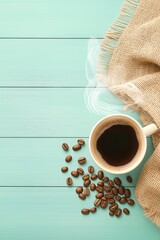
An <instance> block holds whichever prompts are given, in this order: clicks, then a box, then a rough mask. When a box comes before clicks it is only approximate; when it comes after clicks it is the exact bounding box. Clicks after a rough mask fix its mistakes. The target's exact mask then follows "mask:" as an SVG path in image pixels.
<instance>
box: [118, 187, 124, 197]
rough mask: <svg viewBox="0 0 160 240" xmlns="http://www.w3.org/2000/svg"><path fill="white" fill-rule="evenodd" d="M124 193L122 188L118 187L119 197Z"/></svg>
mask: <svg viewBox="0 0 160 240" xmlns="http://www.w3.org/2000/svg"><path fill="white" fill-rule="evenodd" d="M124 191H125V189H124V187H123V186H120V187H119V188H118V192H119V194H120V195H122V194H124Z"/></svg>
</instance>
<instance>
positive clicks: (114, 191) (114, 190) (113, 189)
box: [112, 187, 118, 195]
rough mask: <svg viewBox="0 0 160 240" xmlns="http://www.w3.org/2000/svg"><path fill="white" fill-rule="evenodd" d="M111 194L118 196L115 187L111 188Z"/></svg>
mask: <svg viewBox="0 0 160 240" xmlns="http://www.w3.org/2000/svg"><path fill="white" fill-rule="evenodd" d="M112 193H113V194H114V195H117V194H118V189H117V188H116V187H113V188H112Z"/></svg>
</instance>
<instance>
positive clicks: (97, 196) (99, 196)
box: [96, 193, 104, 199]
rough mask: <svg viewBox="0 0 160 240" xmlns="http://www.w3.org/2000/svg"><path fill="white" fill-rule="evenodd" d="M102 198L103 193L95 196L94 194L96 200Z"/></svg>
mask: <svg viewBox="0 0 160 240" xmlns="http://www.w3.org/2000/svg"><path fill="white" fill-rule="evenodd" d="M103 196H104V194H103V193H97V194H96V198H98V199H100V198H102V197H103Z"/></svg>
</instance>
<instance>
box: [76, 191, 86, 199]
mask: <svg viewBox="0 0 160 240" xmlns="http://www.w3.org/2000/svg"><path fill="white" fill-rule="evenodd" d="M78 197H79V198H80V199H82V200H85V199H86V196H85V195H84V194H83V193H80V194H79V195H78Z"/></svg>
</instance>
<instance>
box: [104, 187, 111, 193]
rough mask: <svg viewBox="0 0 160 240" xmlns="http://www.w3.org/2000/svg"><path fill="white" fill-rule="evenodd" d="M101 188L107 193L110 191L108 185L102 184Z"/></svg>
mask: <svg viewBox="0 0 160 240" xmlns="http://www.w3.org/2000/svg"><path fill="white" fill-rule="evenodd" d="M103 190H104V191H106V192H107V193H109V192H111V188H110V187H108V186H104V187H103Z"/></svg>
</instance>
